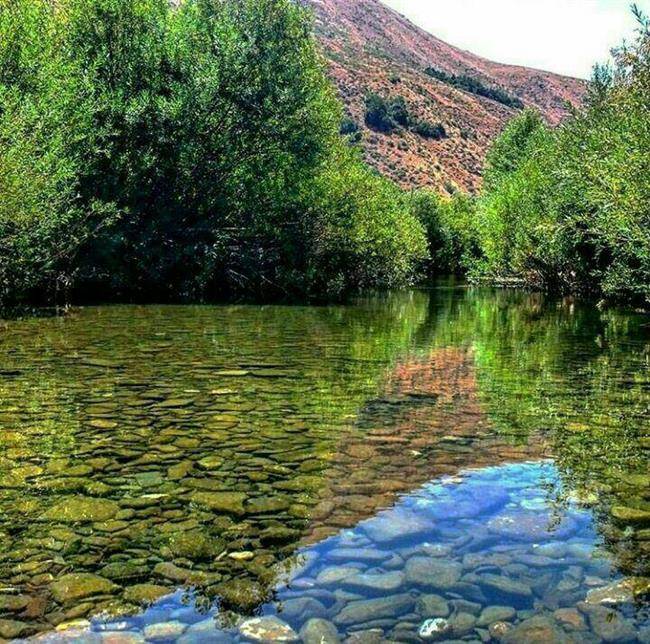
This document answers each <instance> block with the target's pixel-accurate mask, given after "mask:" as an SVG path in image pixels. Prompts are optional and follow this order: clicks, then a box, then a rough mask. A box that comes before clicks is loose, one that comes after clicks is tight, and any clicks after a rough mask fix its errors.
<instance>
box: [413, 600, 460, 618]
mask: <svg viewBox="0 0 650 644" xmlns="http://www.w3.org/2000/svg"><path fill="white" fill-rule="evenodd" d="M415 610H416V611H417V613H418V614H419V615H421V616H422V617H429V618H431V617H448V616H449V613H451V608H450V607H449V604H448V603H447V601H446V600H445V598H444V597H440V595H421V596H420V597H419V598H418V601H417V604H416V606H415Z"/></svg>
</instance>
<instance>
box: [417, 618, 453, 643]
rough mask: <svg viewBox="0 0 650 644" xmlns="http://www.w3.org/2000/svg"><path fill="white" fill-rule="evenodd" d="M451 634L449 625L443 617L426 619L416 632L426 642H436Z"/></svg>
mask: <svg viewBox="0 0 650 644" xmlns="http://www.w3.org/2000/svg"><path fill="white" fill-rule="evenodd" d="M450 634H451V624H450V623H449V621H448V620H446V619H444V618H443V617H436V618H435V619H428V620H427V621H426V622H424V624H422V626H420V628H419V630H418V635H419V636H420V637H421V638H422V639H423V640H425V641H427V642H436V641H438V640H441V639H443V638H445V637H447V635H450Z"/></svg>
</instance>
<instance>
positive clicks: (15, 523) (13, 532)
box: [0, 288, 650, 644]
mask: <svg viewBox="0 0 650 644" xmlns="http://www.w3.org/2000/svg"><path fill="white" fill-rule="evenodd" d="M0 429H1V431H0V442H1V447H2V450H1V452H0V531H1V534H0V536H1V537H2V538H1V539H0V636H1V637H3V638H6V639H11V638H27V637H38V638H40V639H45V640H47V641H84V642H95V641H97V642H102V641H104V642H124V643H126V642H138V641H144V640H145V639H146V641H180V642H221V641H223V642H235V641H260V640H264V641H300V640H301V641H304V642H306V643H307V644H310V643H311V642H336V641H349V642H351V643H352V642H358V643H364V642H368V643H372V642H411V641H413V642H418V641H423V640H424V639H428V640H436V641H460V640H462V641H471V642H479V641H484V642H488V641H504V642H526V641H531V642H534V641H540V642H541V641H543V642H554V641H560V642H561V641H568V642H649V641H650V615H649V603H648V600H647V596H648V577H649V576H650V561H649V554H650V553H649V551H650V547H649V543H650V492H649V486H648V483H649V476H648V452H649V449H650V431H649V430H650V319H649V318H648V317H647V316H646V317H644V316H642V315H638V314H633V313H626V312H622V311H618V312H616V311H606V312H603V311H599V310H597V309H596V308H593V307H591V306H589V305H587V304H579V303H576V302H573V301H571V300H563V301H556V300H545V299H544V298H543V297H542V296H539V295H532V294H523V293H515V292H506V291H500V292H495V291H491V290H475V289H465V288H457V289H456V288H445V289H437V290H434V291H431V292H424V291H413V292H405V293H395V294H389V295H384V296H377V297H374V298H366V299H363V300H359V301H358V302H356V303H354V304H352V305H349V306H337V307H253V306H224V307H135V306H115V307H96V308H86V309H77V310H74V311H72V312H71V313H70V314H69V315H67V316H65V317H52V318H25V319H21V320H11V321H5V322H2V323H0Z"/></svg>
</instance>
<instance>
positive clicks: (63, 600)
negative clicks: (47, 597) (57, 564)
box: [50, 573, 119, 604]
mask: <svg viewBox="0 0 650 644" xmlns="http://www.w3.org/2000/svg"><path fill="white" fill-rule="evenodd" d="M118 590H119V586H117V585H116V584H114V583H113V582H112V581H109V580H108V579H105V578H104V577H100V576H99V575H93V574H90V573H76V574H75V573H71V574H69V575H64V576H63V577H61V578H60V579H57V580H56V581H55V582H53V583H52V584H50V592H51V593H52V596H53V597H54V599H55V600H56V601H57V602H58V603H59V604H67V603H69V602H74V601H78V600H80V599H85V598H86V597H93V596H94V595H109V594H113V593H115V592H117V591H118Z"/></svg>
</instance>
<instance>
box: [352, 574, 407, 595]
mask: <svg viewBox="0 0 650 644" xmlns="http://www.w3.org/2000/svg"><path fill="white" fill-rule="evenodd" d="M403 583H404V573H402V572H400V571H398V570H396V571H393V572H380V573H361V574H357V575H352V576H351V577H346V578H345V580H344V581H343V583H342V586H343V587H344V588H348V589H349V590H352V591H355V590H358V591H360V592H362V593H377V592H380V593H387V592H390V591H394V590H397V589H398V588H400V587H401V586H402V584H403Z"/></svg>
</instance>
